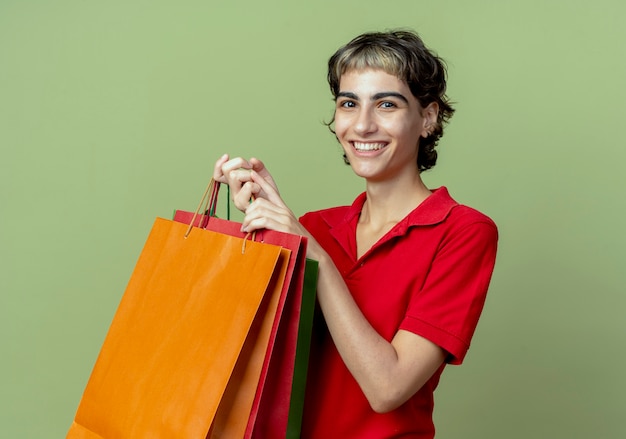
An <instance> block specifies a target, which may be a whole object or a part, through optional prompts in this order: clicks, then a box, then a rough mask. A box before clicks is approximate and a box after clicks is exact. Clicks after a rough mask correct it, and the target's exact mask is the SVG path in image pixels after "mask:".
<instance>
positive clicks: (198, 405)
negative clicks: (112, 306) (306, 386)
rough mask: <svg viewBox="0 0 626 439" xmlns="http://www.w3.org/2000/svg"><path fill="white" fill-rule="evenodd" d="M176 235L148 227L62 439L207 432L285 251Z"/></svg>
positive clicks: (276, 282) (278, 285)
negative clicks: (129, 277)
mask: <svg viewBox="0 0 626 439" xmlns="http://www.w3.org/2000/svg"><path fill="white" fill-rule="evenodd" d="M186 231H188V227H187V226H186V225H185V224H182V223H178V222H174V221H169V220H165V219H161V218H157V219H156V221H155V223H154V226H153V228H152V231H151V233H150V235H149V237H148V239H147V241H146V244H145V247H144V249H143V251H142V253H141V255H140V257H139V260H138V262H137V265H136V267H135V270H134V272H133V274H132V276H131V279H130V282H129V284H128V286H127V289H126V292H125V293H124V296H123V298H122V301H121V303H120V305H119V308H118V310H117V312H116V314H115V317H114V319H113V322H112V324H111V327H110V329H109V332H108V334H107V336H106V339H105V341H104V344H103V346H102V349H101V351H100V355H99V356H98V359H97V361H96V364H95V366H94V368H93V371H92V374H91V377H90V379H89V382H88V383H87V386H86V388H85V391H84V394H83V397H82V399H81V402H80V405H79V407H78V410H77V413H76V416H75V419H74V422H73V424H72V426H71V428H70V431H69V433H68V436H67V437H68V438H72V439H77V438H88V439H96V438H103V439H113V438H116V439H117V438H119V439H124V438H133V439H135V438H170V437H172V438H174V437H175V438H186V439H187V438H189V439H193V438H205V437H206V435H207V432H209V430H210V428H211V424H212V422H213V418H214V416H215V413H216V411H217V409H218V406H219V404H220V400H221V398H222V396H223V394H224V390H225V388H226V386H227V383H228V381H229V379H230V378H231V375H232V373H233V369H234V367H235V363H236V362H237V359H238V357H239V356H240V354H241V353H242V347H243V346H244V342H245V341H246V338H247V337H249V335H248V334H249V332H250V328H251V326H252V324H253V321H254V319H255V315H256V314H257V311H258V310H259V309H261V310H266V309H270V312H271V309H272V308H275V305H273V304H274V303H276V302H277V300H278V299H277V296H276V294H277V292H280V291H281V290H282V282H283V281H284V278H281V276H284V273H285V264H286V263H287V260H288V255H289V253H288V252H289V250H286V249H284V248H282V247H280V246H275V245H270V244H266V243H259V242H252V241H249V240H245V239H242V238H239V237H233V236H229V235H226V234H222V233H218V232H213V231H210V230H203V229H197V228H193V230H192V231H191V233H189V234H188V236H186ZM281 255H282V256H281ZM266 291H271V293H266ZM269 318H270V319H272V320H273V317H272V316H271V315H270V317H269Z"/></svg>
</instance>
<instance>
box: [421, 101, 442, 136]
mask: <svg viewBox="0 0 626 439" xmlns="http://www.w3.org/2000/svg"><path fill="white" fill-rule="evenodd" d="M437 116H439V104H438V103H437V102H431V103H430V104H428V105H427V106H426V107H425V108H424V109H423V110H422V118H423V119H424V126H423V130H422V134H421V136H422V137H424V138H426V137H428V136H430V135H431V134H432V133H433V130H434V129H435V126H436V125H437Z"/></svg>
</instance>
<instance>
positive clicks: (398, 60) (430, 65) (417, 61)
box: [328, 30, 454, 171]
mask: <svg viewBox="0 0 626 439" xmlns="http://www.w3.org/2000/svg"><path fill="white" fill-rule="evenodd" d="M364 69H380V70H383V71H385V72H386V73H389V74H390V75H394V76H396V77H397V78H398V79H400V80H402V81H404V82H406V84H407V85H408V87H409V89H410V90H411V93H412V94H413V96H415V97H416V98H417V100H418V102H419V103H420V105H421V106H422V108H426V107H427V106H428V105H429V104H431V103H432V102H436V103H437V104H439V114H438V115H437V122H436V124H435V126H434V127H433V130H432V131H431V134H430V135H429V136H428V137H426V138H420V141H419V151H418V155H417V167H418V169H419V170H420V171H425V170H427V169H430V168H432V167H433V166H435V163H436V162H437V151H435V146H437V142H438V141H439V139H440V138H441V136H443V128H444V125H446V124H447V123H448V120H449V119H450V118H451V117H452V114H453V113H454V108H452V105H451V103H450V101H449V100H448V97H447V96H446V78H447V72H446V64H445V62H444V60H443V59H441V58H439V56H437V54H435V53H434V52H432V51H431V50H429V49H428V48H427V47H426V46H425V45H424V42H423V41H422V39H421V38H420V37H419V35H417V34H416V33H414V32H411V31H405V30H394V31H388V32H371V33H365V34H362V35H359V36H358V37H356V38H354V39H353V40H352V41H350V42H349V43H348V44H346V45H345V46H343V47H341V48H339V50H337V52H335V54H334V55H333V56H332V57H331V58H330V59H329V60H328V84H329V85H330V90H331V92H332V94H333V97H334V98H335V99H336V98H337V95H338V94H339V81H340V80H341V76H342V75H343V74H344V73H347V72H349V71H352V70H364ZM334 120H335V117H334V115H333V118H332V120H331V121H330V123H329V124H328V125H329V127H330V126H331V125H332V123H333V122H334ZM331 131H333V130H332V128H331ZM333 133H334V131H333ZM344 160H345V161H346V163H348V161H347V157H346V156H345V154H344Z"/></svg>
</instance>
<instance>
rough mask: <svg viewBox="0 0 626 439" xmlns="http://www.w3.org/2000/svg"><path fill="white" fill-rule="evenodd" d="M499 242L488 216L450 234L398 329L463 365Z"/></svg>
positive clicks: (450, 361)
mask: <svg viewBox="0 0 626 439" xmlns="http://www.w3.org/2000/svg"><path fill="white" fill-rule="evenodd" d="M497 240H498V232H497V228H496V226H495V224H494V223H493V222H492V221H491V220H489V219H488V218H486V219H484V220H479V221H474V222H471V223H469V224H467V223H466V224H465V225H462V226H459V227H456V228H452V229H451V230H449V233H447V234H446V236H445V237H444V238H443V239H442V241H441V244H440V247H439V249H438V251H437V253H436V254H435V256H434V258H433V260H432V264H431V267H430V269H429V271H428V274H427V277H426V279H425V282H424V284H423V287H422V288H421V289H420V290H419V291H417V292H416V293H415V294H414V295H413V297H412V298H411V301H410V303H409V306H408V309H407V313H406V315H405V318H404V320H403V321H402V323H401V325H400V329H403V330H407V331H410V332H413V333H415V334H418V335H420V336H422V337H424V338H426V339H428V340H430V341H432V342H433V343H435V344H437V345H438V346H440V347H441V348H443V349H444V350H445V351H447V352H448V353H449V356H448V359H447V361H448V362H449V363H451V364H461V363H462V362H463V359H464V358H465V354H466V353H467V350H468V349H469V346H470V341H471V339H472V336H473V334H474V331H475V329H476V325H477V324H478V320H479V318H480V314H481V312H482V310H483V306H484V303H485V299H486V295H487V289H488V287H489V282H490V280H491V275H492V272H493V268H494V265H495V259H496V249H497Z"/></svg>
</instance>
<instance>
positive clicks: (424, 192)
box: [359, 173, 431, 225]
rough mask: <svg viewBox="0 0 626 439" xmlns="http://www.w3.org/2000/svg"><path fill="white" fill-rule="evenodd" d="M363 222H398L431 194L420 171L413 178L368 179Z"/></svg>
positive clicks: (362, 216) (374, 223) (376, 223)
mask: <svg viewBox="0 0 626 439" xmlns="http://www.w3.org/2000/svg"><path fill="white" fill-rule="evenodd" d="M366 194H367V199H366V201H365V205H364V206H363V210H362V212H361V219H360V221H359V222H361V223H370V224H372V225H383V224H389V223H394V224H395V223H398V222H399V221H400V220H402V219H403V218H404V217H405V216H407V215H408V214H409V213H410V212H411V211H412V210H413V209H415V208H416V207H417V206H418V205H420V204H421V203H422V202H423V201H424V200H425V199H426V198H428V196H429V195H430V194H431V192H430V190H429V189H428V188H427V187H426V185H425V184H424V182H423V181H422V179H421V177H420V175H419V173H417V174H415V176H414V177H413V178H408V179H404V180H401V179H398V180H392V181H384V182H372V181H368V182H367V186H366Z"/></svg>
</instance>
